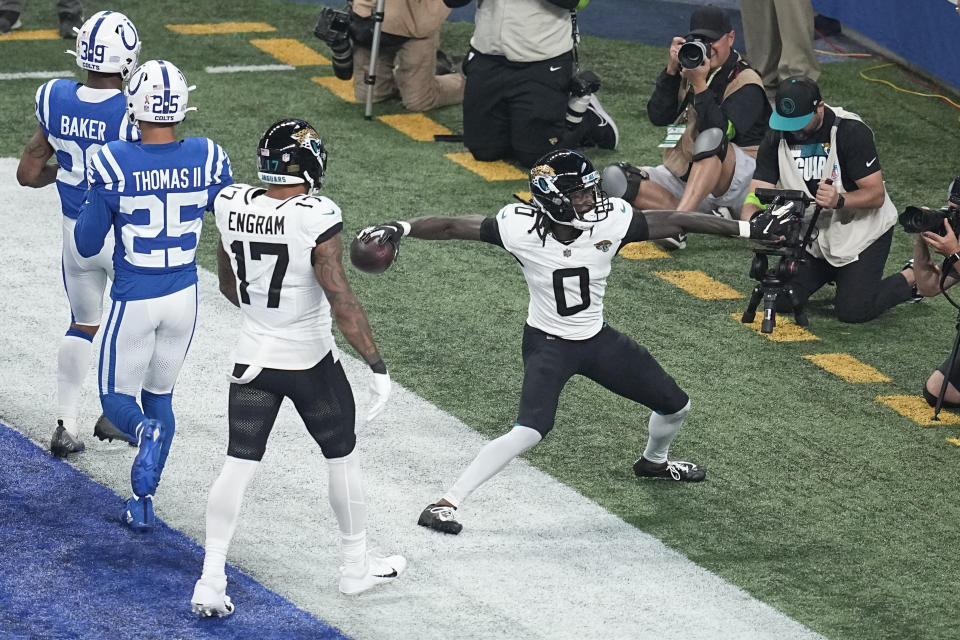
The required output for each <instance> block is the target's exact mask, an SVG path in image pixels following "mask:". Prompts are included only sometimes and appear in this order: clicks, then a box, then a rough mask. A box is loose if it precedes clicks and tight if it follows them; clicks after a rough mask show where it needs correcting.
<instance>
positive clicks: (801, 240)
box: [754, 189, 813, 258]
mask: <svg viewBox="0 0 960 640" xmlns="http://www.w3.org/2000/svg"><path fill="white" fill-rule="evenodd" d="M754 195H756V196H757V199H758V200H760V204H764V205H767V208H766V209H764V210H763V211H760V212H758V213H757V215H758V216H765V217H768V218H769V219H770V220H771V221H775V222H776V227H777V233H778V234H779V235H782V236H783V237H784V238H785V239H784V240H783V241H782V242H779V243H776V244H772V243H762V244H761V246H760V247H758V248H757V249H754V250H755V251H757V252H761V251H762V252H763V253H767V254H769V255H791V256H793V255H794V254H797V255H796V256H794V257H797V258H799V257H801V256H800V254H799V253H798V252H797V250H798V249H800V250H802V249H803V246H804V245H805V244H806V238H805V236H804V233H803V231H804V224H803V218H804V215H805V214H806V211H807V207H809V206H810V205H811V204H812V203H813V199H812V198H810V197H809V196H808V195H807V194H806V193H804V192H803V191H800V190H790V189H757V190H756V191H755V192H754Z"/></svg>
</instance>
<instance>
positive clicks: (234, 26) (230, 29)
mask: <svg viewBox="0 0 960 640" xmlns="http://www.w3.org/2000/svg"><path fill="white" fill-rule="evenodd" d="M167 29H170V31H173V32H175V33H180V34H183V35H188V36H205V35H212V34H219V33H264V32H267V31H276V30H277V29H276V27H273V26H270V25H269V24H267V23H266V22H216V23H212V24H168V25H167Z"/></svg>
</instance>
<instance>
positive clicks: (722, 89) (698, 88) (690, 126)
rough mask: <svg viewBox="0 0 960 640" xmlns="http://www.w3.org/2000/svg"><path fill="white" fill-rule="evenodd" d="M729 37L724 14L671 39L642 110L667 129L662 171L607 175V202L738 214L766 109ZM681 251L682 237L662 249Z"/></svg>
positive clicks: (615, 170) (621, 167) (705, 14)
mask: <svg viewBox="0 0 960 640" xmlns="http://www.w3.org/2000/svg"><path fill="white" fill-rule="evenodd" d="M734 36H735V33H734V31H733V26H732V25H731V23H730V19H729V18H728V17H727V14H726V13H724V12H723V10H721V9H719V8H717V7H713V6H705V7H699V8H698V9H696V10H695V11H694V12H693V15H692V16H691V17H690V32H689V33H688V34H687V36H686V38H681V37H675V38H674V39H673V42H672V43H671V44H670V53H669V58H668V61H667V66H666V69H664V70H663V71H662V72H661V73H660V76H659V77H658V78H657V85H656V88H655V89H654V92H653V95H651V96H650V101H649V102H648V103H647V115H648V116H649V118H650V122H652V123H653V124H654V125H657V126H666V127H667V132H666V137H665V139H664V141H663V142H662V143H661V144H660V147H662V148H663V149H664V152H663V164H662V165H660V166H657V167H644V168H643V169H638V168H637V167H633V166H631V165H628V164H626V163H618V164H616V165H611V166H609V167H607V168H606V169H605V170H604V183H605V184H606V185H607V188H608V192H609V193H610V195H614V196H618V197H623V198H624V199H625V200H628V201H630V202H631V203H632V204H633V205H634V206H636V207H638V208H640V209H679V210H683V211H701V212H704V213H710V212H714V211H715V210H721V208H722V207H726V208H727V209H729V210H730V212H731V214H732V215H733V217H736V216H737V214H739V211H740V206H741V205H742V204H743V199H744V198H745V197H746V195H747V190H748V187H749V184H750V178H751V177H752V176H753V168H754V158H755V157H756V153H757V145H758V144H759V143H760V140H761V139H762V138H763V134H764V132H765V131H766V120H767V116H768V115H769V114H770V105H769V103H768V102H767V98H766V95H765V94H764V91H763V82H762V81H761V79H760V76H759V74H757V72H756V71H754V70H753V69H752V68H750V65H749V64H748V63H747V61H746V60H744V59H743V58H742V57H741V56H740V54H739V53H737V52H736V51H735V50H734V49H733V40H734ZM615 185H616V186H615ZM717 212H719V211H717ZM683 246H685V237H684V236H681V237H678V238H675V239H672V240H671V241H670V242H669V246H668V248H682V247H683Z"/></svg>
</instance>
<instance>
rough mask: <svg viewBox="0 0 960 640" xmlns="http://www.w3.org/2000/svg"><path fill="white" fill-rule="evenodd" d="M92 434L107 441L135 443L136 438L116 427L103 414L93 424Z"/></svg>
mask: <svg viewBox="0 0 960 640" xmlns="http://www.w3.org/2000/svg"><path fill="white" fill-rule="evenodd" d="M93 435H95V436H96V437H97V439H98V440H106V441H107V442H113V441H114V440H122V441H124V442H126V443H127V444H132V445H136V444H137V441H136V440H133V439H132V438H130V436H128V435H127V434H125V433H124V432H123V431H120V429H117V428H116V427H115V426H114V424H113V423H112V422H110V420H109V419H108V418H107V416H105V415H101V416H100V417H99V418H97V424H95V425H93Z"/></svg>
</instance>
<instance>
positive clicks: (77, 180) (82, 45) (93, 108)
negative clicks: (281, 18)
mask: <svg viewBox="0 0 960 640" xmlns="http://www.w3.org/2000/svg"><path fill="white" fill-rule="evenodd" d="M67 53H70V54H72V55H74V56H75V58H76V60H77V65H78V66H79V67H80V68H81V69H84V70H86V72H87V78H86V81H85V82H84V83H83V84H81V83H79V82H75V81H73V80H64V79H59V80H51V81H49V82H47V83H45V84H43V85H41V86H40V88H39V89H37V96H36V115H37V120H39V122H40V126H39V128H38V129H37V131H36V133H34V134H33V137H32V138H30V141H29V142H28V143H27V146H26V148H25V149H24V150H23V155H22V157H21V158H20V165H19V166H18V167H17V180H18V181H19V182H20V184H22V185H24V186H27V187H35V188H39V187H44V186H46V185H48V184H51V183H53V182H56V183H57V190H58V191H59V193H60V203H61V210H62V212H63V252H62V272H63V286H64V288H65V289H66V292H67V300H68V301H69V302H70V327H69V328H68V329H67V333H66V335H64V337H63V338H62V339H61V340H60V348H59V350H58V352H57V367H58V374H57V427H56V429H55V431H54V433H53V439H52V440H51V442H50V452H51V453H53V455H55V456H59V457H64V456H66V455H68V454H71V453H77V452H80V451H83V448H84V445H83V440H82V439H81V438H80V428H79V425H78V424H77V412H78V405H79V402H80V388H81V386H82V385H83V380H84V377H85V376H86V373H87V369H89V368H90V357H91V355H92V352H93V337H94V336H95V335H96V334H97V330H98V329H99V325H100V317H101V316H102V315H103V291H104V289H105V288H106V285H107V278H112V277H113V264H112V262H111V257H112V254H113V235H112V234H111V235H109V236H108V237H106V238H104V239H103V248H102V250H101V251H99V252H98V253H95V254H93V255H91V256H90V257H83V256H81V255H80V254H79V253H78V252H77V247H76V244H75V243H74V240H73V228H74V225H75V224H76V219H77V215H78V211H79V209H80V204H81V203H82V202H83V197H84V194H85V193H86V191H87V175H86V164H87V161H88V160H89V159H90V158H92V157H93V156H94V155H96V153H97V152H98V151H99V150H100V147H102V146H103V145H105V144H107V143H108V142H112V141H114V140H137V139H138V138H139V131H138V130H137V128H136V127H135V126H134V125H133V123H131V122H130V121H129V120H128V119H127V112H126V100H125V98H124V96H123V93H122V88H123V81H124V79H126V78H127V77H129V75H130V73H131V72H132V71H133V70H134V69H135V68H136V67H137V56H138V55H139V54H140V37H139V36H138V34H137V29H136V27H134V26H133V23H132V22H130V20H128V19H127V17H126V16H125V15H123V14H122V13H118V12H116V11H100V12H98V13H96V14H94V15H93V16H92V17H91V18H90V19H89V20H87V21H86V22H85V23H84V24H83V26H82V27H81V28H80V30H79V31H78V32H77V50H76V52H73V51H68V52H67ZM54 154H56V160H57V163H56V164H48V161H49V160H50V159H51V158H52V157H53V156H54ZM95 434H96V435H97V436H98V437H99V438H100V439H101V440H102V439H111V440H112V439H113V438H125V436H124V435H123V434H122V433H120V432H119V431H117V430H116V428H114V427H113V425H112V424H110V423H109V421H108V420H107V419H106V418H104V417H102V416H101V418H100V420H98V421H97V425H96V427H95Z"/></svg>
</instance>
